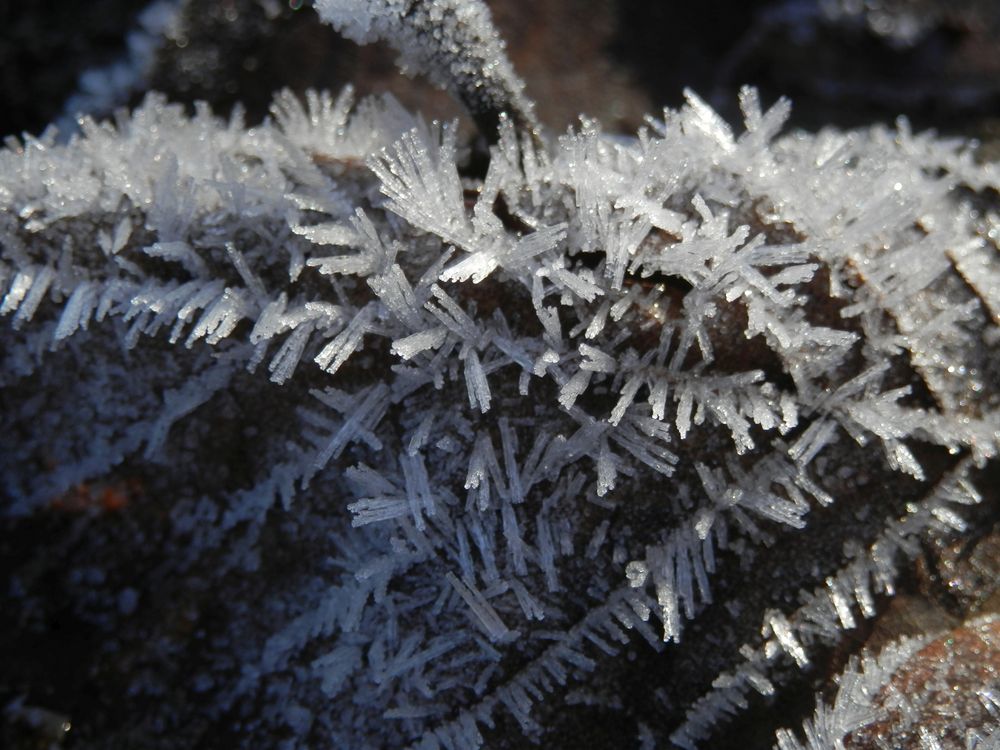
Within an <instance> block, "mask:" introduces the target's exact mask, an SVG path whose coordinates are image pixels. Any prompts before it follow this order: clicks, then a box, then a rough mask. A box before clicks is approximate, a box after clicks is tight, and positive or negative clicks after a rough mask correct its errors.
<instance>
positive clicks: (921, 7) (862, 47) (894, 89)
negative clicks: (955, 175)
mask: <svg viewBox="0 0 1000 750" xmlns="http://www.w3.org/2000/svg"><path fill="white" fill-rule="evenodd" d="M488 3H489V5H490V7H491V8H492V10H493V14H494V18H495V21H496V23H497V25H498V26H499V27H500V30H501V32H502V34H503V36H504V37H505V39H506V40H507V44H508V48H509V51H510V54H511V57H512V59H513V61H514V65H515V67H516V68H517V70H518V71H519V72H520V74H521V75H522V76H523V77H524V79H525V80H526V81H527V84H528V90H529V93H530V94H531V95H532V96H533V97H534V98H535V100H536V101H537V102H538V106H539V112H540V115H541V118H542V120H543V122H544V123H546V124H547V125H548V126H550V127H551V128H553V129H555V130H556V131H560V130H563V129H565V127H566V126H567V125H569V124H570V123H572V122H574V121H575V120H576V119H577V116H578V114H580V113H584V112H585V113H587V114H588V115H590V116H593V117H597V118H598V119H600V120H601V121H602V122H604V123H605V125H606V126H607V127H608V128H610V129H613V130H624V131H628V130H633V129H634V128H635V127H636V126H637V125H639V124H640V123H641V121H642V115H643V114H645V113H647V112H651V113H654V114H655V113H658V112H659V111H660V109H661V108H662V107H663V106H665V105H666V106H674V105H677V104H678V103H679V102H680V101H681V100H682V96H683V95H682V91H683V89H684V88H685V87H690V88H691V89H693V90H694V91H696V92H697V93H698V94H699V95H700V96H702V97H703V98H706V99H708V100H709V101H710V103H712V104H713V106H715V107H716V108H718V109H719V110H720V111H721V112H722V113H723V114H724V115H725V116H727V117H729V118H732V117H734V116H735V114H736V112H735V99H736V91H737V90H738V89H739V86H740V85H741V84H744V83H752V84H754V85H757V86H759V87H760V89H761V92H762V95H763V98H764V100H765V102H768V101H771V100H773V99H775V98H776V97H777V96H779V95H787V96H789V97H791V98H792V100H793V103H794V105H795V107H794V110H793V112H794V114H793V124H795V125H798V126H802V127H806V128H809V129H815V128H817V127H820V126H822V125H823V124H827V123H829V124H835V125H839V126H845V127H846V126H853V125H859V124H864V123H868V122H873V121H892V120H893V119H894V118H895V117H896V115H898V114H900V113H906V114H907V115H908V116H909V117H910V118H911V120H912V121H913V122H914V123H915V125H917V126H918V127H935V128H938V129H939V130H942V131H945V132H957V133H962V134H965V135H977V134H980V132H981V131H983V132H986V133H987V134H988V133H989V132H991V129H995V128H996V118H997V117H998V116H1000V2H997V1H996V0H949V1H947V2H946V1H943V0H785V1H784V2H775V1H774V0H767V1H765V0H757V1H752V0H751V1H744V2H740V1H738V0H700V1H699V2H672V1H665V2H660V1H656V0H534V1H533V2H530V3H529V2H524V1H523V0H488ZM310 4H311V3H310V0H219V1H218V2H186V3H183V4H180V6H179V7H180V8H181V9H180V11H179V15H178V17H177V18H176V19H175V20H174V22H173V23H172V24H171V26H170V27H169V30H168V32H167V34H166V35H164V36H159V37H157V39H159V40H161V41H160V42H159V44H158V49H157V50H155V58H154V60H153V62H152V65H151V69H150V70H148V71H147V73H148V75H147V76H146V79H147V85H146V86H145V87H144V88H142V89H141V90H139V91H136V92H133V95H132V96H131V99H129V100H128V102H127V103H129V104H134V103H135V102H137V101H138V100H139V99H140V98H141V94H142V90H145V89H146V88H152V89H157V90H161V91H164V92H166V93H167V94H168V95H169V97H170V98H171V99H174V100H178V101H183V102H193V101H195V100H198V99H202V100H205V101H208V102H209V103H210V104H211V105H212V107H213V109H214V110H215V111H217V112H220V113H223V114H225V113H228V112H229V111H230V110H231V108H232V107H233V105H234V104H235V103H236V102H242V103H243V104H244V105H245V107H246V110H247V115H248V119H249V120H250V121H251V122H252V121H255V120H259V119H261V118H262V117H263V116H264V115H265V114H266V112H267V106H268V104H269V103H270V101H271V98H272V94H273V92H274V91H275V90H277V89H280V88H282V87H286V86H287V87H290V88H292V89H293V90H297V91H301V90H304V89H306V88H309V87H314V88H329V89H339V88H340V87H342V86H343V85H344V84H346V83H348V82H351V83H354V84H356V86H357V88H358V90H359V93H361V94H365V93H370V92H375V91H382V90H391V91H393V92H394V93H395V94H396V95H397V96H398V97H399V98H400V99H401V100H402V101H403V103H404V104H405V105H406V106H408V107H410V108H419V109H420V110H422V111H424V112H425V113H427V114H429V115H430V116H435V117H453V116H458V114H459V113H458V110H457V107H455V106H454V105H453V104H452V102H451V101H450V100H448V98H447V97H446V96H445V95H444V94H441V93H440V92H438V91H436V90H434V89H432V88H431V87H429V86H428V85H426V84H425V83H424V82H422V81H413V80H410V79H406V78H404V77H403V76H401V75H400V74H399V73H397V72H396V69H395V66H394V59H395V55H394V53H393V52H392V51H391V50H390V49H388V48H387V47H385V46H384V45H373V46H370V47H364V48H359V47H357V46H355V45H354V44H352V43H350V42H347V41H343V40H341V39H340V38H339V37H338V36H337V34H336V33H335V32H334V31H333V30H332V29H330V28H328V27H326V26H324V25H322V24H320V23H319V21H318V19H317V17H316V14H315V13H314V12H313V11H312V9H311V8H310V7H309V5H310ZM165 5H167V4H165ZM148 6H149V3H148V2H137V1H136V0H88V1H87V2H84V1H83V0H75V1H74V0H64V1H62V2H45V3H26V2H23V1H22V2H9V1H8V0H2V2H0V30H2V31H0V135H6V134H12V133H18V134H19V133H21V132H25V131H26V132H30V133H38V132H40V131H41V130H42V129H43V128H44V127H45V125H46V124H48V123H50V122H52V121H53V120H55V119H56V118H58V117H59V115H60V113H62V112H63V109H64V106H65V103H66V101H67V98H68V97H69V96H70V95H71V94H72V93H73V92H74V91H76V90H77V89H78V79H79V76H80V74H81V73H82V72H83V71H85V70H88V69H93V68H101V67H102V66H108V65H110V64H112V63H114V62H115V61H116V60H122V59H125V58H126V57H127V53H128V46H127V45H128V40H127V33H128V32H129V30H130V29H134V28H136V26H137V24H139V19H140V13H141V12H142V11H143V10H144V9H145V8H147V7H148ZM134 41H135V40H133V44H134Z"/></svg>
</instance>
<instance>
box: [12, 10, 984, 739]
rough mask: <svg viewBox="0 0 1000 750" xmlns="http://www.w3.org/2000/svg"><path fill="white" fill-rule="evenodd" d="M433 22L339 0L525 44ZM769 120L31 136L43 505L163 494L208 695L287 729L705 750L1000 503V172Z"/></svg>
mask: <svg viewBox="0 0 1000 750" xmlns="http://www.w3.org/2000/svg"><path fill="white" fill-rule="evenodd" d="M411 5H412V6H413V7H414V8H415V10H414V12H416V13H418V14H419V16H420V17H419V19H418V22H415V23H414V25H413V26H405V25H402V26H401V25H400V24H401V23H402V21H401V20H400V18H401V16H400V13H401V12H402V10H401V9H402V7H403V6H402V4H400V5H399V7H397V5H396V4H394V3H389V2H386V3H377V4H357V3H320V4H319V6H320V12H321V14H322V15H323V16H324V17H325V18H326V19H327V20H329V21H331V22H332V23H335V24H337V25H338V26H339V27H341V28H343V29H345V30H347V31H348V32H350V33H351V34H352V35H354V36H356V37H358V38H359V39H367V38H369V37H372V36H375V37H378V38H383V37H386V36H390V37H392V38H393V39H394V40H396V42H397V43H399V44H400V45H401V46H402V47H403V48H404V50H405V51H406V53H407V55H412V56H415V57H416V58H419V59H420V60H421V65H424V66H426V65H428V64H429V63H427V62H426V60H424V58H423V57H421V55H424V54H425V53H427V54H430V53H429V52H428V49H429V48H428V45H427V43H426V42H423V41H420V39H422V37H421V35H422V34H424V33H425V32H426V28H427V24H431V25H433V23H434V19H437V18H438V17H439V16H438V14H440V16H441V17H442V18H444V19H445V25H446V27H447V28H449V29H451V28H452V27H451V25H450V24H457V25H458V26H456V28H459V27H461V28H462V29H466V28H467V30H468V31H469V33H470V34H474V35H476V36H477V39H478V38H482V39H484V40H485V41H484V42H483V44H484V45H485V47H484V48H483V51H481V54H482V55H485V56H488V57H490V59H493V60H500V58H498V57H496V55H498V54H499V49H500V46H499V39H498V37H496V36H495V32H493V31H492V28H491V27H490V26H489V25H488V22H487V21H484V18H485V17H484V16H483V15H482V14H483V13H484V12H485V11H484V10H483V9H482V8H481V7H480V6H479V5H477V4H474V5H464V4H461V3H455V2H443V3H430V2H427V3H424V2H419V3H413V4H411ZM383 6H384V7H383ZM408 7H409V6H408ZM460 21H461V23H462V24H464V23H466V22H467V23H468V27H465V26H461V24H460V23H459V22H460ZM483 24H485V25H483ZM414 29H415V30H414ZM453 31H454V30H453ZM451 33H452V32H451V31H449V34H451ZM454 33H455V34H457V35H459V36H461V34H460V33H459V31H455V32H454ZM463 33H464V32H463ZM413 35H416V36H413ZM411 37H413V38H411ZM415 39H416V40H417V41H414V40H415ZM463 43H467V42H463ZM477 44H478V42H477ZM411 47H412V49H411ZM473 47H474V52H475V50H476V49H479V48H478V47H475V45H473ZM413 50H416V51H415V52H414V51H413ZM476 54H480V52H475V54H474V55H473V57H475V55H476ZM433 64H437V63H433ZM497 65H498V66H499V67H497V68H495V70H496V71H498V73H497V75H498V76H499V78H497V79H496V80H498V81H500V82H501V83H500V84H498V86H500V88H503V86H505V85H507V84H508V83H509V82H510V81H511V80H513V79H512V78H511V76H512V75H513V74H512V73H510V75H508V72H509V71H508V69H507V67H505V66H506V63H505V62H502V61H499V62H497ZM450 70H451V72H450V73H449V75H452V76H456V77H458V78H461V77H462V76H463V75H464V73H463V72H462V71H459V72H458V73H455V72H454V69H450ZM490 85H492V84H490ZM512 86H513V84H512ZM486 89H487V90H489V85H488V86H487V87H486ZM510 91H512V92H513V93H514V94H516V95H517V96H520V91H519V89H518V88H517V86H513V88H511V89H510V90H509V92H508V93H510ZM740 102H741V106H742V110H743V114H744V123H743V127H742V130H741V131H739V132H738V131H736V130H734V129H733V128H732V127H731V126H730V125H729V124H727V123H726V122H724V121H723V120H722V119H721V118H719V117H718V116H717V115H716V114H715V113H714V112H713V111H712V109H711V108H709V107H708V106H707V105H706V104H705V103H704V102H703V101H701V100H700V99H698V98H697V97H696V96H695V95H694V94H688V103H687V104H686V105H685V106H684V107H682V108H681V109H679V110H676V111H673V110H671V111H666V112H664V113H663V116H662V118H660V119H655V118H651V119H650V120H649V124H648V127H647V128H645V129H643V130H642V131H640V132H639V134H638V135H637V136H636V137H635V138H621V137H613V136H609V135H606V134H604V133H603V132H602V131H601V129H600V128H599V126H598V125H597V124H596V123H593V122H590V121H584V122H583V123H582V124H581V126H580V127H579V128H578V129H576V130H574V131H571V132H569V133H567V134H566V135H564V136H562V137H561V138H559V139H558V140H557V141H551V142H549V143H547V144H542V143H541V141H540V139H538V138H537V137H534V136H532V135H531V134H530V133H528V132H527V131H526V130H525V129H524V128H523V127H520V128H519V127H518V126H517V124H516V122H515V120H516V118H515V117H507V116H506V115H503V114H497V117H496V121H497V123H498V124H499V129H498V131H497V139H496V144H495V145H494V146H493V147H492V148H491V149H490V158H489V164H488V168H487V169H486V171H485V174H474V173H472V172H470V171H468V170H467V169H466V167H465V162H464V161H463V157H462V155H461V153H460V151H461V149H460V147H459V144H458V143H457V142H456V135H455V129H454V127H453V126H452V125H449V124H444V125H440V124H436V123H435V124H430V125H428V124H426V123H425V122H423V121H422V120H421V119H420V117H419V116H414V115H411V114H409V113H407V112H405V111H403V110H402V109H401V108H400V107H399V106H398V105H397V104H395V103H394V102H393V101H392V100H391V99H386V98H382V99H368V100H364V101H362V102H360V103H358V104H357V106H355V105H354V103H353V100H352V95H351V92H350V91H349V90H348V91H345V92H343V93H342V94H341V95H340V96H339V97H337V98H336V99H334V98H332V97H330V96H329V95H328V94H320V93H317V94H310V95H309V97H308V98H307V101H306V102H305V103H301V102H299V101H298V100H296V99H295V98H294V97H293V96H291V95H290V94H282V95H280V96H279V97H278V98H277V99H276V101H275V104H274V107H273V118H272V119H271V120H269V121H267V122H265V123H264V124H262V125H260V126H258V127H253V128H249V129H247V128H246V127H244V124H243V123H242V122H241V121H240V119H239V117H238V116H236V117H234V118H233V119H231V120H229V121H223V120H221V119H219V118H217V117H215V116H213V115H212V114H211V113H210V112H209V111H207V109H205V108H201V109H199V110H198V111H197V113H196V114H194V116H190V117H189V116H187V115H185V114H184V112H183V111H182V109H181V108H180V107H178V106H175V105H171V104H168V103H167V102H165V101H164V100H163V99H162V98H160V97H158V96H156V95H149V96H148V97H147V99H146V100H145V102H144V103H143V104H142V105H141V106H140V107H139V108H137V109H136V110H135V111H134V112H133V113H132V114H130V115H122V116H120V117H118V118H117V120H116V121H115V122H113V123H97V122H94V121H92V120H90V119H87V118H84V119H83V120H82V121H81V123H80V133H79V135H77V136H74V137H73V138H72V139H71V140H70V141H69V142H68V143H65V144H59V143H57V142H56V141H55V139H54V136H53V135H52V134H51V133H49V134H47V135H45V136H43V137H41V138H37V139H36V138H30V137H28V138H25V139H24V140H23V141H11V142H9V143H8V145H7V147H6V148H5V149H4V150H3V151H2V152H0V175H2V180H0V242H2V256H0V313H2V315H3V316H4V326H3V329H2V336H3V346H2V367H0V377H2V381H0V385H2V387H3V392H4V402H5V404H6V406H5V408H4V409H3V411H2V414H0V426H2V435H3V437H2V438H0V441H2V442H0V445H2V447H3V450H2V451H0V472H2V476H3V482H4V484H3V493H4V501H5V502H4V508H5V512H6V513H7V514H10V515H19V514H21V515H26V514H32V513H38V512H40V511H41V509H43V508H44V507H46V506H47V505H49V504H50V503H51V502H52V498H54V497H59V496H62V495H65V494H66V493H68V492H70V491H72V489H73V488H74V487H75V486H78V485H79V484H80V483H83V482H88V481H92V480H99V479H100V478H102V477H106V476H109V475H112V476H113V475H118V476H138V477H141V478H142V480H143V482H144V484H145V487H146V495H147V497H148V499H147V500H146V501H145V502H148V503H149V504H150V505H151V506H153V507H155V508H156V509H157V512H158V513H160V514H163V515H164V516H165V517H167V518H169V531H168V532H166V536H167V537H168V539H169V541H167V542H164V545H165V549H166V550H168V554H165V557H166V563H165V565H166V566H167V568H168V572H169V573H170V574H172V575H176V576H180V577H185V576H186V577H187V579H188V580H190V581H200V582H203V583H204V582H211V586H212V587H213V588H215V589H216V590H217V592H218V594H217V596H218V597H219V599H220V601H221V604H220V608H221V609H222V610H223V614H222V615H220V616H218V617H217V621H216V622H214V624H213V625H212V628H213V629H212V631H211V633H210V635H209V637H210V639H211V645H210V646H207V647H206V648H205V649H204V650H203V651H202V652H201V653H200V654H199V659H200V663H199V665H198V670H197V671H196V672H195V673H192V674H184V675H174V676H173V677H172V678H171V679H174V680H179V681H182V682H184V688H183V689H184V690H188V691H191V692H192V693H196V694H204V693H208V695H209V696H210V697H209V698H208V699H207V700H205V701H203V702H202V704H201V706H200V710H201V711H203V712H205V713H204V715H206V716H207V717H208V718H207V721H209V722H216V723H219V724H223V723H224V724H225V725H226V726H228V727H229V728H230V729H231V730H232V731H235V732H237V733H238V734H239V735H240V737H242V738H244V741H245V742H246V743H247V744H248V745H253V746H272V745H277V744H278V741H277V740H276V739H275V738H287V740H288V746H293V745H295V744H297V743H304V744H306V745H308V746H311V747H355V748H360V747H404V746H414V747H421V748H437V747H448V748H452V747H455V748H469V747H479V746H482V745H484V744H487V745H489V746H508V747H516V746H521V744H522V743H523V742H524V738H529V739H532V740H543V739H546V738H547V737H549V738H551V737H555V736H557V735H558V733H559V732H563V731H565V726H564V724H565V722H566V718H565V717H567V716H571V715H572V712H571V708H570V707H572V706H575V705H580V704H586V705H594V706H599V707H601V710H604V711H615V712H617V713H618V714H619V715H620V717H621V718H620V719H619V720H620V721H621V722H622V724H623V726H627V727H629V729H628V730H627V731H629V732H631V733H632V736H633V737H635V738H636V739H635V741H636V743H640V742H641V744H642V745H643V746H649V745H650V743H654V742H660V743H665V742H667V741H668V739H667V738H668V737H669V739H670V740H671V741H672V742H673V743H675V744H676V745H678V746H681V747H694V746H696V745H697V744H698V743H700V742H709V741H710V739H711V737H712V736H713V733H715V732H719V731H723V730H724V728H725V726H726V724H727V722H728V721H729V720H730V719H731V718H732V716H733V715H734V714H736V713H738V712H739V711H741V710H742V709H743V708H744V707H745V706H746V705H747V701H748V696H750V695H751V694H760V695H762V696H765V697H766V696H773V695H774V694H775V692H776V691H778V690H780V689H781V686H782V684H783V683H784V682H785V681H787V679H788V669H789V666H790V665H797V667H801V668H807V667H808V665H809V664H810V660H811V658H812V656H811V655H812V654H813V653H814V652H815V649H817V648H818V647H820V646H822V644H825V643H829V642H831V641H833V640H835V639H836V638H837V637H838V636H839V634H840V633H841V632H842V631H843V630H844V629H849V628H851V627H853V626H854V625H855V624H856V622H857V621H858V620H859V619H860V618H867V617H871V616H872V615H873V614H874V613H875V606H876V605H875V598H876V596H877V595H879V594H891V593H892V591H893V586H894V580H895V577H896V575H897V565H898V563H899V562H900V560H901V559H904V558H905V557H907V556H911V555H913V554H914V553H915V550H916V546H915V545H916V541H917V540H918V539H919V538H920V537H921V535H924V534H927V533H944V532H949V531H953V530H956V529H957V530H961V529H962V528H963V523H964V521H963V516H962V511H963V509H964V508H965V507H966V506H970V505H975V504H977V503H980V502H988V503H996V502H997V499H998V498H997V495H996V487H995V486H990V484H989V483H988V482H986V481H984V479H983V477H984V476H985V474H984V472H987V471H989V470H991V467H993V466H994V465H995V459H996V455H997V449H998V436H1000V412H998V408H1000V396H998V394H997V390H996V385H997V383H998V382H1000V373H998V371H997V367H998V364H997V363H998V362H1000V351H998V348H1000V328H998V321H1000V307H998V304H1000V303H998V299H1000V292H998V289H997V278H998V274H1000V263H998V255H997V254H998V252H1000V247H998V244H997V236H998V226H1000V218H998V217H1000V207H998V205H997V201H996V196H997V191H998V189H1000V171H998V169H997V166H996V165H992V164H985V165H984V164H979V163H977V162H976V161H975V160H974V159H973V157H972V154H971V152H970V150H969V148H968V146H967V144H965V143H963V142H957V141H951V142H950V141H943V140H939V139H938V138H936V137H934V136H933V135H918V134H913V133H912V132H910V130H909V128H908V126H907V124H906V122H905V121H902V120H901V121H900V122H899V123H898V124H897V126H896V127H895V128H891V129H890V128H886V127H881V126H876V127H872V128H869V129H866V130H858V131H852V132H838V131H834V130H827V131H823V132H821V133H818V134H816V135H807V134H803V133H791V134H785V135H782V134H781V131H782V125H783V123H784V120H785V118H786V116H787V114H788V110H789V107H788V104H787V102H785V101H779V102H777V103H776V104H775V105H774V106H772V107H771V108H770V109H766V110H765V109H764V108H762V106H761V104H760V102H759V101H758V98H757V95H756V93H755V92H754V91H753V90H752V89H744V90H743V91H742V93H741V99H740ZM490 106H491V108H492V109H491V111H493V112H499V111H501V110H502V107H499V106H498V107H493V105H490ZM525 111H530V110H525ZM515 114H516V112H515ZM763 582H767V584H766V585H765V584H764V583H763ZM136 607H138V608H140V609H141V607H142V602H141V601H140V602H138V604H136V603H135V601H134V592H133V601H132V604H131V605H129V607H128V608H129V609H133V608H136ZM722 633H724V634H725V636H724V637H723V635H721V634H722ZM175 637H176V636H171V635H169V634H166V633H165V634H164V635H163V638H164V639H165V641H166V642H167V643H168V644H169V642H170V640H171V638H175ZM161 647H162V648H166V649H168V650H169V649H171V648H179V646H177V645H176V644H174V645H163V646H161ZM692 660H696V661H698V662H700V663H701V664H702V667H703V671H704V669H708V670H714V672H713V673H714V674H717V675H718V677H717V679H715V680H714V682H713V681H712V680H711V679H708V680H705V679H704V678H703V677H701V676H699V674H700V673H698V672H696V671H693V670H692V668H691V666H690V663H691V661H692ZM633 661H635V662H641V663H644V664H646V665H653V666H654V667H655V670H656V671H657V672H658V674H659V675H660V676H659V677H656V678H654V681H655V685H654V686H651V687H650V690H649V693H650V698H649V700H650V701H651V702H652V703H653V704H655V710H654V709H650V708H648V707H647V709H645V711H646V713H642V712H641V711H640V709H639V708H637V707H634V706H629V705H623V704H622V702H621V701H620V699H619V698H618V696H616V695H614V694H613V693H614V690H615V687H614V686H616V685H619V686H620V685H625V684H627V683H630V682H632V681H634V680H636V679H640V678H636V677H629V676H628V671H629V669H630V665H631V664H632V662H633ZM644 669H646V670H649V669H651V667H649V666H647V667H645V668H644ZM675 672H676V674H677V675H679V677H678V678H676V679H674V678H672V677H670V675H671V674H673V673H675ZM685 675H686V676H687V678H685ZM595 676H599V677H601V678H602V679H601V680H598V679H596V677H595ZM143 679H147V678H143ZM641 679H645V677H643V678H641ZM154 682H155V680H154ZM588 686H589V687H588ZM132 689H133V690H134V691H137V692H140V693H141V692H143V691H147V692H149V693H151V694H156V693H157V691H162V690H163V686H162V685H157V684H152V685H150V684H145V683H143V682H142V681H141V680H139V681H138V682H137V683H136V684H135V685H133V686H132ZM852 705H853V704H852ZM838 706H839V704H836V703H835V704H834V708H833V712H834V717H835V718H836V719H837V721H838V722H840V723H839V724H837V726H838V727H840V726H841V725H843V726H844V727H847V726H849V725H853V724H852V722H854V721H855V718H857V717H855V716H854V713H852V712H853V710H854V709H853V708H851V709H850V710H847V709H845V712H840V713H838V711H839V708H838ZM820 710H821V711H823V710H826V709H822V708H821V709H820ZM653 714H658V715H659V716H660V717H661V720H659V721H658V722H657V723H656V724H655V725H653V724H651V723H649V717H650V716H651V715H653ZM817 716H818V717H820V715H819V714H817ZM845 717H846V718H845ZM820 721H826V719H823V718H822V717H820V718H817V719H816V722H820ZM817 736H819V735H817ZM831 736H832V735H831ZM552 741H553V742H554V741H555V740H552ZM783 742H784V743H785V744H783V745H782V747H786V746H787V747H795V746H796V745H795V744H794V743H795V741H794V740H793V739H790V735H786V736H785V739H784V740H783ZM789 743H791V744H789ZM818 746H823V747H826V746H827V745H818ZM810 747H812V745H810Z"/></svg>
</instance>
